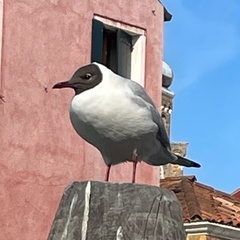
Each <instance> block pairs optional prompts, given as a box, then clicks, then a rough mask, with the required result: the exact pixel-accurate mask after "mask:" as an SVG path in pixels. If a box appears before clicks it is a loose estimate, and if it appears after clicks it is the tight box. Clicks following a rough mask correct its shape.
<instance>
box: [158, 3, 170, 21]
mask: <svg viewBox="0 0 240 240" xmlns="http://www.w3.org/2000/svg"><path fill="white" fill-rule="evenodd" d="M158 2H159V3H160V4H161V5H162V6H163V10H164V22H169V21H171V19H172V14H171V13H170V12H169V11H168V10H167V9H166V8H165V6H164V5H163V4H162V2H161V1H160V0H158Z"/></svg>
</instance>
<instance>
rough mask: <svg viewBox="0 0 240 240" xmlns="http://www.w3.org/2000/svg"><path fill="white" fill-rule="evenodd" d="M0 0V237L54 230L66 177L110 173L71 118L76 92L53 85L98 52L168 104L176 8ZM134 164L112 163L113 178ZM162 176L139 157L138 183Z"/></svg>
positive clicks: (22, 239)
mask: <svg viewBox="0 0 240 240" xmlns="http://www.w3.org/2000/svg"><path fill="white" fill-rule="evenodd" d="M0 7H1V9H0V14H1V16H0V34H1V44H0V45H1V51H0V54H1V79H0V82H1V85H0V96H1V97H0V116H1V117H0V138H1V147H0V148H1V149H0V164H1V167H0V177H1V185H0V192H1V197H0V204H1V206H3V207H2V208H1V214H0V225H1V238H2V239H5V240H12V239H19V240H28V239H29V240H30V239H34V240H38V239H39V240H40V239H46V238H47V234H48V231H49V229H50V226H51V222H52V220H53V218H54V214H55V212H56V209H57V206H58V203H59V201H60V197H61V195H62V192H63V190H64V188H65V187H66V185H67V184H68V183H69V182H70V181H75V180H86V179H88V180H89V179H90V180H99V181H103V180H104V176H105V165H104V162H103V160H102V158H101V156H100V154H99V152H98V151H97V150H96V149H95V148H94V147H92V146H91V145H89V144H88V143H86V142H85V141H83V140H82V139H81V138H79V136H78V135H77V134H76V133H75V132H74V130H73V128H72V126H71V123H70V121H69V116H68V109H69V104H70V101H71V98H72V96H73V92H72V91H71V90H65V91H64V92H62V91H61V93H60V92H58V91H52V90H51V87H52V85H53V84H54V83H56V82H59V81H62V80H66V79H68V78H69V77H70V75H71V74H72V72H73V71H74V70H76V69H77V68H79V67H80V66H82V65H84V64H88V63H90V62H91V61H99V62H103V63H104V64H106V65H107V66H108V67H110V68H112V69H113V70H114V71H115V72H117V73H119V74H121V75H124V76H127V77H131V78H132V79H134V80H136V81H138V82H140V83H141V84H142V85H143V86H144V87H145V88H146V90H147V92H148V93H149V95H150V96H151V97H152V98H153V100H154V102H155V103H156V105H157V107H158V108H159V109H160V106H161V94H160V93H161V81H159V79H161V64H162V62H161V60H162V49H163V44H162V42H163V41H162V40H163V24H164V21H167V20H170V18H171V16H170V15H169V14H168V12H167V11H166V9H165V8H164V6H163V5H162V4H161V3H160V2H159V1H157V0H150V1H138V0H131V1H127V0H121V1H120V0H119V1H114V3H113V2H112V1H106V0H89V1H77V0H73V1H69V0H66V1H63V0H42V1H27V0H21V1H20V0H16V1H10V0H4V1H1V2H0ZM114 59H115V60H114ZM126 64H127V66H126ZM156 69H157V70H156ZM131 167H132V166H131V164H130V165H129V164H127V163H126V164H122V165H119V166H116V167H113V169H112V172H111V176H110V180H111V181H118V182H121V181H125V182H129V181H131V174H132V169H131ZM158 178H159V169H158V168H157V167H155V168H154V167H150V166H147V165H145V164H139V168H138V169H137V179H136V181H137V182H138V183H147V184H154V185H158V182H159V179H158Z"/></svg>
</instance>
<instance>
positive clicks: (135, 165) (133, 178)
mask: <svg viewBox="0 0 240 240" xmlns="http://www.w3.org/2000/svg"><path fill="white" fill-rule="evenodd" d="M137 164H138V161H134V162H133V177H132V183H135V177H136V170H137Z"/></svg>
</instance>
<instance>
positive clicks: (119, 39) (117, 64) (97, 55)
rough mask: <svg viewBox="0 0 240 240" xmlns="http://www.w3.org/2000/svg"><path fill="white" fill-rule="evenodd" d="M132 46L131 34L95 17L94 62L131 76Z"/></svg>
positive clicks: (93, 34) (128, 76) (93, 27)
mask: <svg viewBox="0 0 240 240" xmlns="http://www.w3.org/2000/svg"><path fill="white" fill-rule="evenodd" d="M132 48H133V47H132V36H131V35H130V34H128V33H127V32H125V31H123V30H121V29H118V28H114V27H108V26H105V25H104V24H103V23H102V22H100V21H98V20H95V19H93V23H92V57H91V58H92V59H91V61H92V62H99V63H102V64H104V65H105V66H107V67H108V68H110V69H111V70H112V71H113V72H115V73H117V74H119V75H121V76H123V77H127V78H130V77H131V52H132Z"/></svg>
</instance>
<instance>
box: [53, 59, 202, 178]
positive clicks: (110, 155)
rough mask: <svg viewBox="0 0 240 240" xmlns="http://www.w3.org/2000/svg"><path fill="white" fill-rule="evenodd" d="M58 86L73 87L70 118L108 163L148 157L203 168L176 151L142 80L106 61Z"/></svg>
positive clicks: (158, 162) (147, 159)
mask: <svg viewBox="0 0 240 240" xmlns="http://www.w3.org/2000/svg"><path fill="white" fill-rule="evenodd" d="M53 88H72V89H73V90H74V91H75V96H74V97H73V99H72V102H71V105H70V119H71V122H72V125H73V127H74V129H75V130H76V132H77V133H78V134H79V135H80V136H81V137H82V138H83V139H85V140H86V141H87V142H89V143H91V144H92V145H94V146H95V147H96V148H97V149H98V150H99V151H100V152H101V154H102V157H103V159H104V161H105V163H106V165H107V166H108V169H107V174H106V180H107V181H108V179H109V173H110V168H111V165H115V164H118V163H122V162H126V161H131V162H133V180H132V182H135V173H136V165H137V162H138V161H144V162H146V163H148V164H150V165H154V166H159V165H164V164H167V163H172V164H179V165H182V166H185V167H200V165H199V164H198V163H196V162H193V161H191V160H188V159H186V158H183V157H180V156H177V155H175V154H174V153H172V152H171V146H170V142H169V138H168V136H167V133H166V130H165V127H164V124H163V120H162V118H161V116H160V114H159V112H158V110H157V109H156V107H155V105H154V103H153V101H152V100H151V98H150V97H149V96H148V94H147V93H146V92H145V90H144V88H143V87H142V86H141V85H139V84H138V83H136V82H134V81H132V80H130V79H126V78H123V77H121V76H119V75H117V74H115V73H113V72H112V71H111V70H110V69H108V68H107V67H105V66H103V65H102V64H98V63H92V64H89V65H86V66H83V67H81V68H79V69H78V70H77V71H76V72H75V73H74V74H73V76H72V77H71V79H70V80H69V81H65V82H60V83H57V84H55V85H54V86H53Z"/></svg>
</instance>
